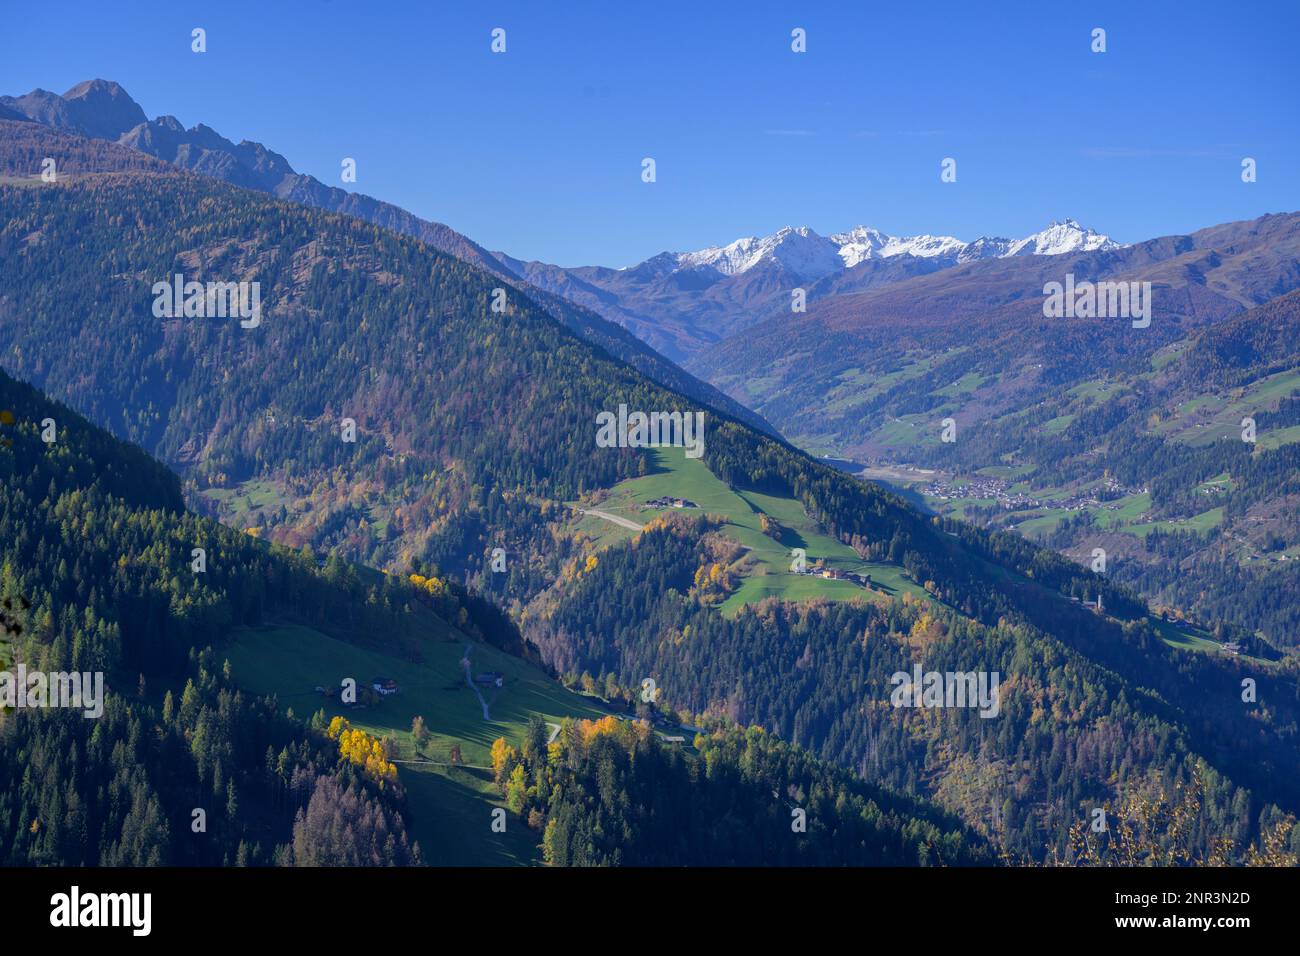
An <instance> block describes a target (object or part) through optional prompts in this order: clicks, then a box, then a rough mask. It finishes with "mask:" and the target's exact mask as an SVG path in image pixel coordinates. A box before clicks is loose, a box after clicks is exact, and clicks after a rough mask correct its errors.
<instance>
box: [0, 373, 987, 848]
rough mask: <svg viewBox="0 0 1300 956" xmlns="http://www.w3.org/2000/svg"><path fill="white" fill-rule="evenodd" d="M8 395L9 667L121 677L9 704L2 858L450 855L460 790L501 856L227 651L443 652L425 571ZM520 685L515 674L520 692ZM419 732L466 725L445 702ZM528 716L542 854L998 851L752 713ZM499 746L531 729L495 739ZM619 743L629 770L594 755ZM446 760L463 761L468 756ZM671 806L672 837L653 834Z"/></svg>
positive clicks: (442, 801)
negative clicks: (200, 506) (425, 831)
mask: <svg viewBox="0 0 1300 956" xmlns="http://www.w3.org/2000/svg"><path fill="white" fill-rule="evenodd" d="M0 408H3V409H4V411H5V412H6V413H8V414H7V416H6V418H5V422H6V423H8V424H7V426H6V429H5V441H6V444H5V445H3V446H0V599H3V600H4V602H5V605H4V606H5V608H6V618H5V636H6V642H5V645H4V651H5V657H6V661H5V664H6V666H14V665H16V664H19V663H21V664H22V665H23V666H25V667H26V668H27V669H28V671H29V672H31V671H36V670H41V671H42V672H64V671H77V672H85V673H87V674H90V673H93V672H95V671H102V672H103V673H104V675H105V679H106V685H107V689H106V692H105V694H104V696H103V698H100V699H99V704H100V705H102V716H97V717H92V718H90V719H88V718H87V717H85V716H83V713H82V711H81V710H80V709H64V708H60V709H45V710H32V709H19V710H8V709H6V710H2V711H0V782H3V787H0V861H2V862H4V863H6V864H11V865H12V864H40V865H65V866H66V865H114V866H133V865H150V866H153V865H181V864H207V865H212V864H225V865H258V864H271V863H276V864H280V865H377V864H399V865H403V864H412V863H419V862H428V863H434V864H437V863H446V862H451V859H449V857H448V847H446V846H443V845H441V844H434V845H428V846H425V847H424V848H423V850H421V848H419V847H417V846H416V845H415V844H414V843H413V842H412V841H411V839H410V837H409V834H408V821H409V820H410V819H411V817H412V816H414V817H415V818H416V819H417V821H419V820H420V819H424V820H426V821H427V820H428V818H430V817H442V816H450V817H452V818H453V819H459V818H460V817H459V815H461V814H464V813H470V814H477V815H478V821H477V822H478V823H479V826H478V827H477V828H476V829H477V837H478V838H477V840H475V839H473V838H472V837H471V838H469V839H463V842H464V843H465V844H467V845H468V846H469V847H470V851H469V852H470V853H471V854H472V855H471V856H470V857H469V858H468V859H466V858H464V857H463V856H460V857H457V858H456V859H455V862H461V863H464V862H475V863H480V864H484V863H491V862H496V861H497V860H498V858H499V855H500V850H499V849H498V844H501V843H504V842H506V841H505V839H504V838H501V839H498V838H497V836H496V835H495V831H494V830H492V829H491V828H490V826H489V824H490V821H491V817H490V816H489V811H490V810H491V809H492V804H491V803H490V802H487V801H477V802H476V801H475V800H474V799H473V798H465V797H461V796H460V795H459V794H460V792H461V791H459V790H457V789H456V788H455V787H452V786H445V787H434V788H433V789H432V790H431V789H430V781H429V778H428V777H427V776H422V775H421V774H420V771H421V770H422V769H425V768H423V767H420V766H412V765H411V764H412V761H410V760H407V761H403V762H402V766H401V769H400V771H399V769H398V767H397V765H396V764H395V763H394V761H396V760H397V759H398V757H399V755H400V756H407V753H406V752H405V750H404V749H399V745H398V744H397V743H396V742H395V741H391V740H385V741H384V742H383V743H382V744H381V742H380V741H379V740H378V739H376V738H374V737H371V736H369V735H368V734H367V733H366V732H365V731H363V730H360V729H359V728H349V727H348V725H347V723H343V722H341V721H343V718H341V717H339V718H336V719H335V720H334V721H331V722H328V724H327V722H326V721H325V719H324V718H323V716H321V714H323V713H324V711H323V710H322V712H321V714H318V715H317V716H315V717H313V718H312V719H311V720H310V721H309V722H306V723H304V722H303V721H302V720H301V719H298V718H295V717H294V716H293V710H292V708H291V707H290V708H285V707H283V706H282V704H281V703H280V701H279V700H278V699H277V698H276V697H273V696H267V697H255V696H252V695H250V694H248V693H247V692H246V691H244V690H241V689H240V686H241V684H242V679H241V675H242V674H244V673H245V669H246V668H247V669H248V670H249V671H251V670H252V669H253V668H254V667H257V666H260V663H259V662H258V661H257V660H256V654H255V653H254V654H253V655H252V656H251V657H250V655H249V654H248V653H242V654H239V655H237V656H238V659H239V661H240V665H239V667H238V668H237V669H236V673H235V674H234V675H232V673H231V666H230V663H229V656H228V655H229V654H230V653H231V651H232V646H231V636H232V634H233V635H237V634H239V633H243V632H244V631H246V630H247V629H248V628H250V627H251V628H256V627H259V626H260V625H263V624H265V623H266V622H267V621H273V620H283V619H292V620H294V621H297V622H300V623H299V625H298V627H299V628H300V629H301V628H302V627H303V626H306V627H309V628H315V629H317V632H316V640H317V642H318V643H319V644H321V645H323V644H325V643H327V642H328V643H329V644H331V645H332V647H334V648H335V650H334V651H333V653H335V654H339V653H342V654H343V655H344V656H345V657H352V658H354V659H355V660H354V662H353V663H354V664H355V663H358V662H359V661H361V660H363V659H366V660H368V659H370V656H371V655H372V654H373V653H374V652H375V650H376V649H382V650H383V651H384V652H386V653H389V654H395V655H401V656H402V657H403V658H404V659H407V660H414V661H417V662H418V661H419V660H420V659H421V657H422V655H423V654H425V653H428V652H429V646H428V645H427V643H426V639H425V638H424V637H423V634H422V631H423V625H422V620H421V619H422V614H423V612H422V611H421V608H422V607H423V601H424V600H425V599H426V596H425V595H423V594H422V592H421V590H420V588H418V587H416V586H414V584H413V583H408V582H407V581H406V580H404V579H402V578H399V577H390V576H382V575H381V576H375V577H374V580H373V581H372V580H371V578H370V576H369V575H359V574H358V572H357V569H354V568H349V567H346V566H344V565H343V564H342V563H341V562H339V561H338V560H337V559H331V560H330V561H328V562H326V564H325V566H324V568H323V569H322V568H318V566H317V563H316V562H315V561H314V560H312V559H311V558H310V557H308V556H304V555H301V554H296V553H293V552H289V551H285V550H283V549H279V548H273V547H269V546H267V545H266V544H264V543H262V542H258V541H257V540H256V539H255V538H253V537H251V536H249V535H246V534H243V533H240V532H238V531H234V530H231V529H228V528H224V527H222V526H220V525H218V524H216V523H214V522H212V521H210V520H208V519H204V518H200V517H197V516H195V515H193V514H189V513H187V512H186V511H185V510H184V509H183V506H182V503H181V496H180V487H179V482H178V481H177V480H176V478H175V476H173V475H172V474H171V473H170V472H168V471H167V470H166V469H165V468H163V467H162V466H160V465H158V464H157V463H155V462H153V461H152V460H151V459H149V458H148V457H147V456H146V455H144V454H143V453H142V452H141V451H140V450H139V449H137V448H134V447H133V446H130V445H127V444H124V443H122V442H120V441H118V440H116V439H113V438H111V437H110V436H108V435H107V434H105V433H104V432H102V431H100V430H99V429H97V428H94V427H93V426H90V425H89V424H88V423H86V422H85V421H84V420H83V419H82V418H81V417H80V416H78V415H76V414H75V413H73V412H72V411H71V410H69V409H67V408H66V407H64V406H61V405H58V404H57V403H53V402H50V401H48V400H46V399H45V398H44V397H43V396H42V395H40V393H38V392H37V391H35V390H34V389H32V388H30V387H28V386H26V385H23V384H20V383H17V382H15V381H14V380H13V379H11V378H10V377H9V376H8V375H6V374H4V373H3V372H0ZM9 416H12V422H10V421H9ZM51 429H52V430H51ZM47 438H48V439H49V440H46V439H47ZM195 547H198V548H201V549H202V551H203V556H202V568H201V569H200V570H196V567H195V564H194V561H195V557H194V554H195V552H194V550H193V549H194V548H195ZM458 605H459V609H460V615H459V619H460V621H461V626H462V627H463V628H464V631H463V632H461V633H460V639H463V640H466V641H471V640H473V638H472V637H471V635H476V634H477V635H482V634H483V631H482V630H480V627H479V624H480V623H484V624H485V626H486V627H487V629H488V630H489V631H491V630H492V628H493V627H494V626H499V624H500V622H499V621H497V620H496V619H495V618H494V617H493V615H492V614H491V612H490V609H487V608H485V607H484V606H482V605H481V604H479V603H477V602H475V601H473V600H472V599H470V598H469V597H468V596H467V595H464V593H463V592H460V591H458V590H456V589H455V588H453V589H452V590H451V592H450V593H444V594H443V595H442V596H441V597H440V598H439V607H440V609H442V608H443V607H446V608H448V609H450V610H452V611H453V612H454V611H455V610H456V609H457V606H458ZM453 616H454V615H453ZM327 634H333V635H337V636H336V637H327V636H326V635H327ZM278 636H282V633H281V634H279V635H277V634H272V635H269V636H268V637H267V638H266V640H268V641H271V642H272V643H274V641H275V640H277V637H278ZM490 636H492V637H493V638H494V639H499V638H500V634H498V633H492V634H491V635H490ZM358 641H362V642H364V647H363V646H361V645H359V644H356V643H355V642H358ZM502 643H506V644H509V643H511V642H510V641H508V640H507V641H503V642H502ZM321 650H322V651H323V650H324V648H323V647H322V648H321ZM480 653H483V651H482V650H481V651H480ZM276 660H278V658H277V659H276ZM223 662H224V663H223ZM270 666H277V665H276V664H275V663H274V662H272V663H271V664H270ZM278 666H280V667H281V668H282V667H283V664H279V665H278ZM462 690H463V689H462ZM530 692H531V693H536V691H535V690H532V691H530V690H528V689H526V688H522V687H519V686H515V685H514V683H513V682H512V688H511V693H515V694H520V693H524V694H527V693H530ZM287 696H288V697H291V698H297V697H301V696H302V695H301V694H297V693H293V692H292V691H290V692H289V693H288V694H287ZM494 703H497V705H498V706H504V705H501V704H500V703H499V702H495V701H494ZM379 704H380V702H379V701H377V700H376V701H371V702H370V705H369V707H368V708H366V709H365V710H363V709H358V710H356V711H353V716H354V717H356V718H358V719H359V720H360V721H373V720H375V719H376V717H374V716H372V715H370V714H369V713H367V712H365V711H366V710H369V711H374V710H376V709H377V708H379ZM416 706H420V707H421V708H422V709H423V708H425V707H430V706H435V705H433V704H432V702H431V701H427V700H426V701H423V702H421V703H420V704H417V705H416ZM441 710H445V707H443V708H439V711H441ZM428 712H429V713H431V715H432V714H433V713H434V712H435V711H428ZM303 716H305V715H303ZM427 729H428V730H429V731H431V732H433V733H436V734H447V733H450V734H452V735H453V738H454V737H455V735H456V734H457V731H456V730H455V728H450V727H446V726H443V725H442V724H441V723H440V722H439V721H438V720H436V719H435V720H431V721H430V724H429V726H428V728H427ZM534 731H535V732H536V733H534ZM529 732H530V733H529V734H528V735H525V739H522V740H517V742H518V743H519V745H520V749H521V750H522V753H523V755H524V757H523V760H522V761H521V762H520V763H519V767H520V770H519V772H520V775H523V774H524V771H525V769H526V770H527V774H528V777H529V780H528V783H529V784H531V786H529V787H526V788H525V789H526V790H527V793H522V792H521V794H520V795H519V798H518V800H517V801H516V800H515V799H514V798H511V800H510V801H507V806H508V807H509V809H510V810H511V811H512V813H513V815H514V819H513V822H512V823H510V824H509V826H510V827H511V832H514V830H518V831H520V832H522V834H523V836H522V846H523V847H528V845H529V844H530V843H531V844H533V845H540V844H541V843H542V842H543V840H544V842H545V843H546V846H547V853H546V855H545V859H546V860H547V861H548V862H551V863H554V864H557V865H610V864H618V863H626V864H638V863H640V864H647V863H661V864H672V865H683V864H687V863H693V864H718V865H725V864H734V863H744V862H757V861H758V859H759V858H760V856H761V855H762V854H765V853H767V852H768V851H769V850H771V851H773V853H774V854H775V856H777V857H779V858H780V859H782V860H783V861H784V862H787V863H795V864H798V863H804V864H828V863H852V864H858V865H864V864H870V863H891V864H899V865H903V864H924V863H945V864H954V863H971V862H991V861H992V860H993V856H992V854H991V852H990V849H989V847H988V845H987V844H986V842H985V841H984V840H983V839H981V838H980V837H979V836H978V835H977V834H975V833H974V832H972V831H970V830H968V829H967V828H965V827H963V826H962V825H961V824H960V822H959V821H958V820H957V819H956V818H955V817H954V816H953V815H951V814H948V813H945V812H943V811H941V810H939V809H938V808H937V807H935V806H933V805H932V804H929V803H928V802H926V801H923V800H916V799H913V798H909V797H906V796H903V795H899V794H896V793H893V792H891V791H889V790H888V789H887V788H884V787H878V786H876V787H873V786H868V785H865V784H862V783H859V782H854V781H851V780H850V779H849V777H848V775H847V774H845V773H844V772H843V771H837V770H833V769H831V768H829V767H827V766H825V765H822V764H820V763H819V762H817V761H816V760H814V759H812V758H811V757H809V756H808V755H807V754H805V753H802V752H801V751H798V750H797V749H796V748H792V747H790V746H788V745H785V744H781V743H779V742H777V741H770V740H767V739H766V738H764V737H763V736H762V735H761V734H758V735H757V736H756V735H755V734H754V733H752V732H751V733H750V734H748V735H743V734H741V733H740V732H739V731H737V730H730V731H726V732H721V731H720V732H719V734H718V735H716V736H714V737H709V738H707V741H706V739H705V738H703V737H702V738H701V745H702V748H703V750H702V753H701V754H700V755H699V756H696V755H695V754H693V753H692V754H683V753H682V752H681V751H680V750H679V749H677V748H672V747H669V746H667V745H664V744H661V743H660V741H659V740H658V738H657V737H656V736H655V735H654V734H652V733H651V732H650V730H649V727H648V726H647V725H646V724H644V723H640V724H633V723H625V724H619V723H618V722H617V721H615V720H614V718H612V717H609V718H606V719H605V720H604V721H603V722H601V723H599V724H595V723H592V722H590V721H587V722H579V723H574V722H572V721H570V720H568V719H565V720H564V722H563V725H562V726H561V727H560V728H559V733H560V735H561V744H560V745H559V746H558V747H557V748H556V749H554V750H548V749H547V748H546V747H545V744H544V741H545V735H546V733H547V731H546V728H545V725H544V724H543V723H542V721H541V718H540V717H538V716H536V715H534V716H533V717H532V718H531V722H530V723H529ZM537 733H540V734H541V739H542V741H543V744H542V745H541V746H534V743H533V742H535V739H536V736H537ZM530 741H533V742H530ZM615 741H619V742H620V743H619V744H618V745H614V742H615ZM465 746H468V742H466V743H465ZM358 748H364V752H361V751H359V749H358ZM501 748H502V753H506V752H507V751H509V752H516V753H517V752H518V751H515V750H514V747H513V746H512V745H508V744H506V742H505V741H504V740H503V741H501ZM622 748H625V749H622ZM417 749H418V748H417ZM633 753H635V754H636V755H637V760H636V762H635V764H634V765H629V760H630V757H631V755H632V754H633ZM760 755H761V760H760ZM416 763H417V764H418V761H416ZM606 765H609V766H610V767H613V768H614V772H615V773H617V774H618V778H619V779H618V783H617V789H611V787H610V786H609V785H608V781H607V780H606V773H607V771H606V770H599V769H598V768H601V767H606ZM651 767H658V768H659V769H657V770H654V771H651V770H650V768H651ZM498 769H504V770H505V771H506V772H507V773H508V772H509V771H510V770H512V769H513V764H512V766H511V767H508V768H506V767H503V768H498ZM452 773H460V774H462V775H465V778H466V780H468V781H472V780H473V776H472V775H473V771H472V770H471V769H463V770H458V771H457V770H453V771H452ZM597 775H599V776H600V779H601V783H600V785H599V786H597V784H596V782H595V777H596V776H597ZM454 779H455V778H453V780H454ZM667 782H671V786H667V785H666V783H667ZM701 783H707V785H708V787H709V788H710V790H711V792H713V793H714V794H715V796H714V798H713V800H712V801H711V803H710V804H709V805H705V804H702V803H700V802H698V800H696V798H697V797H698V794H699V789H698V788H699V786H700V784H701ZM415 784H418V785H419V786H418V787H417V789H416V790H415V791H413V792H412V793H411V794H409V795H408V791H407V785H415ZM539 784H540V787H539ZM461 786H462V787H464V786H465V784H464V783H463V782H462V784H461ZM504 789H505V788H504V787H503V790H504ZM654 801H662V802H663V803H664V805H665V807H667V806H668V805H670V804H671V805H674V806H681V805H683V804H687V803H689V804H691V805H693V806H694V811H693V813H692V814H690V815H688V816H684V817H682V818H680V819H678V818H676V817H673V818H667V817H659V818H655V817H652V816H635V815H627V814H626V813H625V811H624V810H623V808H625V807H626V806H628V805H629V804H630V805H633V806H649V805H650V804H651V803H652V802H654ZM790 804H796V805H800V806H801V809H803V810H804V812H805V813H806V814H807V815H808V817H809V819H808V821H807V824H806V830H799V831H796V830H794V829H793V828H792V826H791V824H790V812H789V806H790ZM196 811H200V812H201V814H202V815H201V817H200V816H199V814H198V813H196ZM715 814H716V815H715ZM669 820H671V827H672V830H673V834H674V838H673V840H672V841H671V842H664V841H663V840H662V833H661V832H660V829H661V828H662V826H663V824H664V822H667V821H669ZM614 821H617V824H618V827H617V830H615V829H614V827H613V826H612V823H613V822H614ZM719 824H722V825H721V826H720V825H719ZM462 828H463V827H462ZM596 832H601V833H604V834H607V835H611V834H613V833H615V832H617V833H618V834H619V838H618V840H617V842H616V843H615V844H614V845H608V844H605V843H603V842H597V841H593V840H592V839H591V838H590V835H591V834H593V833H596ZM805 834H806V835H805ZM513 842H514V843H516V844H518V843H519V842H520V841H519V840H518V839H515V840H514V841H513ZM782 846H784V849H782ZM461 851H462V852H463V848H461ZM526 858H527V857H526Z"/></svg>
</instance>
